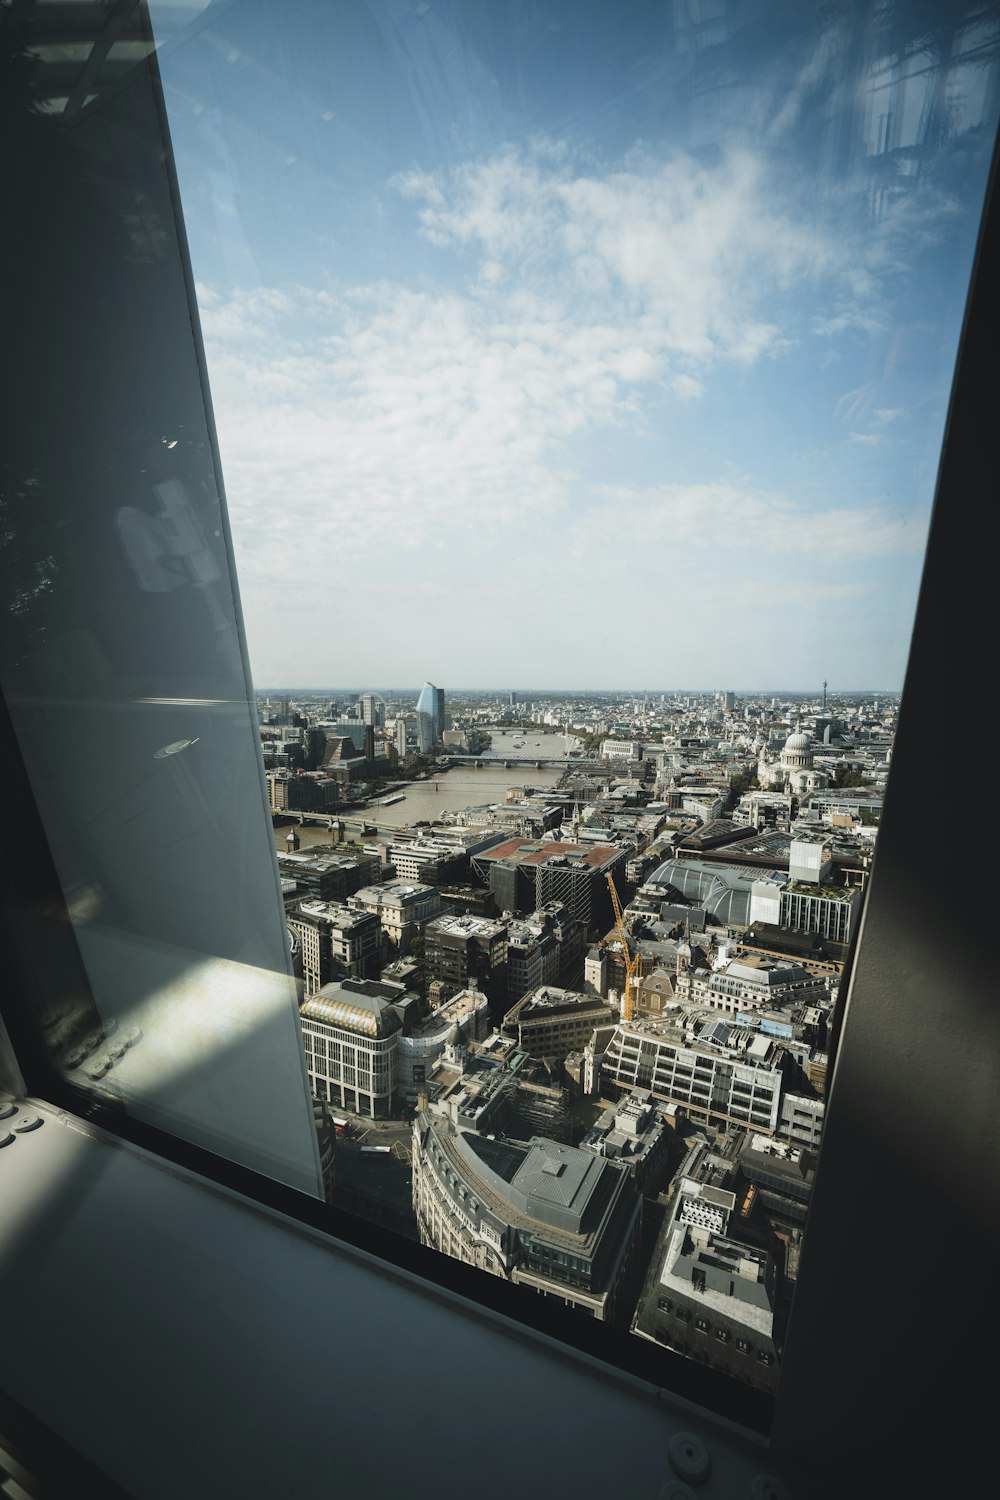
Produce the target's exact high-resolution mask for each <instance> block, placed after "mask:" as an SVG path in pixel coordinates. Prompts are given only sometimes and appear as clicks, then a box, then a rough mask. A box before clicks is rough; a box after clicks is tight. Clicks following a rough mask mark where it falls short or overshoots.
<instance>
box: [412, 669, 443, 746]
mask: <svg viewBox="0 0 1000 1500" xmlns="http://www.w3.org/2000/svg"><path fill="white" fill-rule="evenodd" d="M443 732H444V691H443V689H441V688H437V687H435V686H434V684H433V682H425V683H424V685H423V687H422V688H421V689H420V694H419V696H418V698H417V749H418V750H419V751H420V753H421V755H430V754H431V752H432V751H433V749H434V747H435V745H437V744H439V743H440V740H441V735H442V733H443Z"/></svg>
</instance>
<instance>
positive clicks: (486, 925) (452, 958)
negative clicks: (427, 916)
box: [424, 916, 508, 1007]
mask: <svg viewBox="0 0 1000 1500" xmlns="http://www.w3.org/2000/svg"><path fill="white" fill-rule="evenodd" d="M507 926H508V924H507V923H506V922H503V921H493V920H491V919H490V918H489V917H470V916H462V917H453V916H443V917H437V918H436V919H435V920H434V921H433V922H429V923H428V924H427V926H426V928H425V929H424V967H425V970H426V973H427V979H428V982H429V983H430V984H434V983H435V982H437V983H438V984H439V987H440V991H441V995H442V998H446V997H448V996H451V995H454V994H456V993H457V992H458V991H459V990H464V989H469V988H473V989H479V990H485V992H486V994H487V995H489V997H490V1001H491V1003H492V1004H493V1005H494V1006H498V1007H502V1006H503V1004H504V1002H505V1000H506V995H507V990H506V984H507Z"/></svg>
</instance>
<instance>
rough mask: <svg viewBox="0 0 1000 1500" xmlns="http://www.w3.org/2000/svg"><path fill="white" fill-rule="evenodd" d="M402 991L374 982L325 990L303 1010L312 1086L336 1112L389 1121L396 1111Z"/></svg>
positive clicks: (349, 983)
mask: <svg viewBox="0 0 1000 1500" xmlns="http://www.w3.org/2000/svg"><path fill="white" fill-rule="evenodd" d="M400 988H401V987H400V986H388V985H380V984H378V983H376V982H375V981H373V980H367V981H364V980H352V979H348V980H344V981H343V982H342V983H333V984H327V985H324V986H323V988H322V989H321V990H320V992H319V994H318V995H314V996H313V997H312V998H311V999H309V1000H306V1001H304V1002H303V1004H302V1005H301V1006H300V1008H299V1022H300V1025H301V1029H302V1040H303V1044H304V1047H305V1054H306V1067H307V1069H308V1072H309V1086H310V1089H311V1090H312V1094H313V1097H314V1098H315V1099H319V1100H321V1101H322V1102H323V1103H325V1104H329V1105H330V1106H331V1107H332V1108H333V1109H335V1110H336V1109H338V1108H339V1109H343V1110H347V1111H348V1112H349V1113H351V1114H358V1115H368V1116H370V1117H371V1118H372V1119H386V1118H388V1117H389V1116H390V1115H391V1114H392V1113H393V1110H394V1106H395V1102H396V1091H397V1051H398V1047H399V1034H400V1031H401V1028H402V1023H401V1021H400V1018H399V1015H398V1013H397V1011H396V1010H395V1008H394V1007H393V1004H392V1000H393V999H394V998H396V995H397V993H398V992H399V991H400Z"/></svg>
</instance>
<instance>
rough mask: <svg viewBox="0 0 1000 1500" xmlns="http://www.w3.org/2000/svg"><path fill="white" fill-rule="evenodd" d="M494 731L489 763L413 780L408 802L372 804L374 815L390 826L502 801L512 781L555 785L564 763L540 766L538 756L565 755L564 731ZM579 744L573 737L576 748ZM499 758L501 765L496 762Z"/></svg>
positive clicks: (518, 783)
mask: <svg viewBox="0 0 1000 1500" xmlns="http://www.w3.org/2000/svg"><path fill="white" fill-rule="evenodd" d="M492 734H493V744H492V746H491V748H490V751H489V759H488V760H487V763H486V764H485V765H483V766H482V767H477V766H452V768H451V770H450V771H441V772H439V773H438V774H437V775H435V776H434V777H432V779H431V780H430V781H415V782H410V783H409V784H408V785H407V787H406V798H405V801H403V802H394V803H393V805H392V807H378V808H375V807H373V808H372V809H371V812H372V814H373V815H374V816H373V820H374V821H376V822H378V823H379V825H382V826H385V827H389V828H402V827H404V826H405V825H406V824H413V823H420V822H427V823H433V822H434V821H435V819H437V818H440V816H441V814H442V813H443V812H458V811H460V810H461V809H462V808H463V807H478V806H479V805H480V804H481V803H483V802H502V801H503V800H504V797H505V794H506V791H507V788H508V787H509V786H525V785H526V786H533V787H547V786H555V784H556V782H557V781H558V780H559V777H560V776H561V775H562V767H561V766H560V767H556V766H543V767H542V768H541V769H540V770H538V769H536V768H535V765H534V761H535V760H561V759H562V758H563V751H564V750H565V749H566V737H565V735H562V734H551V733H549V734H547V733H544V732H543V731H542V730H541V729H534V730H531V731H530V732H526V733H524V734H518V733H516V732H512V731H509V730H499V729H497V730H494V731H493V732H492ZM522 740H523V742H524V743H523V745H521V747H520V748H515V741H518V742H519V743H520V741H522ZM575 744H576V741H575V740H571V747H572V746H573V745H575ZM494 760H495V761H499V762H500V764H499V765H495V764H491V761H494ZM505 760H509V761H510V766H509V767H505V766H504V765H503V762H504V761H505Z"/></svg>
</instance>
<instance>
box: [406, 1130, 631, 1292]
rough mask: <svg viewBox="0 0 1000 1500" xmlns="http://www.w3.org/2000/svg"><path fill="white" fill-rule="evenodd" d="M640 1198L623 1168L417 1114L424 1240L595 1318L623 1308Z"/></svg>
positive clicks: (416, 1167) (417, 1189) (416, 1176)
mask: <svg viewBox="0 0 1000 1500" xmlns="http://www.w3.org/2000/svg"><path fill="white" fill-rule="evenodd" d="M640 1204H641V1198H640V1195H639V1192H638V1190H637V1188H636V1185H635V1182H634V1180H633V1178H632V1175H631V1174H630V1173H629V1172H627V1171H626V1170H625V1169H624V1168H622V1167H620V1166H618V1165H617V1164H616V1163H615V1162H612V1161H606V1160H602V1159H600V1158H599V1157H597V1156H594V1155H592V1154H591V1153H589V1152H586V1151H580V1150H577V1149H576V1148H575V1147H573V1146H567V1145H561V1144H558V1143H557V1142H555V1141H549V1140H545V1139H542V1138H539V1137H535V1138H534V1139H533V1140H532V1141H531V1142H530V1143H529V1144H528V1145H521V1144H518V1143H515V1142H513V1141H503V1140H491V1139H490V1138H489V1137H486V1136H478V1135H474V1134H472V1133H470V1132H466V1131H462V1130H459V1129H456V1128H455V1127H454V1126H453V1125H452V1124H451V1123H450V1122H449V1121H447V1120H444V1119H442V1118H437V1117H435V1116H433V1115H431V1114H428V1113H423V1114H419V1115H418V1116H417V1118H416V1119H415V1121H414V1124H413V1206H414V1211H415V1213H416V1216H417V1226H418V1228H419V1231H420V1239H421V1243H422V1244H425V1245H432V1246H433V1247H434V1248H435V1249H436V1250H440V1251H442V1252H443V1253H444V1254H445V1255H451V1256H453V1257H454V1258H455V1259H456V1260H461V1261H464V1262H465V1263H466V1264H467V1265H474V1266H479V1267H480V1269H481V1270H484V1271H488V1272H490V1273H491V1274H492V1275H494V1276H500V1277H503V1278H504V1279H505V1280H508V1281H512V1282H517V1283H520V1284H521V1285H524V1286H530V1287H531V1288H532V1289H533V1290H534V1291H537V1292H540V1293H542V1294H543V1295H545V1296H548V1297H554V1298H556V1299H557V1300H558V1301H560V1302H564V1303H565V1304H566V1305H567V1306H569V1307H575V1308H577V1309H578V1310H580V1311H582V1312H584V1313H586V1314H588V1315H589V1316H590V1317H593V1318H596V1319H598V1320H600V1321H602V1322H603V1321H614V1320H616V1318H618V1317H619V1316H620V1315H624V1313H625V1310H626V1309H627V1306H628V1293H629V1287H630V1283H631V1281H632V1278H633V1276H634V1273H635V1269H636V1258H637V1255H638V1246H639V1221H640Z"/></svg>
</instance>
